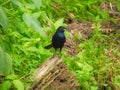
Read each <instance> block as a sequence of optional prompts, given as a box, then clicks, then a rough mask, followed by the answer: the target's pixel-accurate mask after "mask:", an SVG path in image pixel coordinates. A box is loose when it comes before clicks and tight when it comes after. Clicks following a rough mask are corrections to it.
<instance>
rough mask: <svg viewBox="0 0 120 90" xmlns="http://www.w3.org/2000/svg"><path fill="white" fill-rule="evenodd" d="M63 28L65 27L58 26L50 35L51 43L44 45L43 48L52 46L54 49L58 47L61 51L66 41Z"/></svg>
mask: <svg viewBox="0 0 120 90" xmlns="http://www.w3.org/2000/svg"><path fill="white" fill-rule="evenodd" d="M65 30H66V28H65V27H63V26H60V27H59V28H58V29H57V31H56V32H55V34H54V35H53V37H52V43H51V44H50V45H48V46H45V48H46V49H50V48H51V47H53V48H54V49H55V50H56V49H58V48H59V49H60V52H61V50H62V48H63V46H64V43H65V41H66V38H65V35H64V31H65Z"/></svg>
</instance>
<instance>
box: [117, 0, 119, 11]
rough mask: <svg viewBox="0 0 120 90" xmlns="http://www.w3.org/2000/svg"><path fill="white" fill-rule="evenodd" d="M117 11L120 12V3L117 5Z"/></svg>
mask: <svg viewBox="0 0 120 90" xmlns="http://www.w3.org/2000/svg"><path fill="white" fill-rule="evenodd" d="M117 9H118V11H120V2H118V3H117Z"/></svg>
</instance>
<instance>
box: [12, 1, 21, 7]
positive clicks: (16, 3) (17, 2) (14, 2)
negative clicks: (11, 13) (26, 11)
mask: <svg viewBox="0 0 120 90" xmlns="http://www.w3.org/2000/svg"><path fill="white" fill-rule="evenodd" d="M11 2H12V3H13V4H15V5H17V6H19V7H21V6H22V3H21V2H19V1H18V0H11Z"/></svg>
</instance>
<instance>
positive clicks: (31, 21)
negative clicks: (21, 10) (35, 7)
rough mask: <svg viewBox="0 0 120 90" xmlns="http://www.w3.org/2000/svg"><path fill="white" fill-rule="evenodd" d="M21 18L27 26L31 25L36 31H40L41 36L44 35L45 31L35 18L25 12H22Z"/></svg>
mask: <svg viewBox="0 0 120 90" xmlns="http://www.w3.org/2000/svg"><path fill="white" fill-rule="evenodd" d="M22 18H23V20H24V22H25V23H26V24H27V25H28V26H31V27H32V28H33V29H35V30H36V31H38V32H40V35H41V36H46V35H45V32H44V31H43V30H42V28H41V26H40V23H39V21H38V20H37V19H36V18H34V17H33V16H31V15H30V14H27V13H25V14H23V16H22Z"/></svg>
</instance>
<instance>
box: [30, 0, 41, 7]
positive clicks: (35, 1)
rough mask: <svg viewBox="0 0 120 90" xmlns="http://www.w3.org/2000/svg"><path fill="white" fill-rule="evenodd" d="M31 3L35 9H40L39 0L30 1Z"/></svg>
mask: <svg viewBox="0 0 120 90" xmlns="http://www.w3.org/2000/svg"><path fill="white" fill-rule="evenodd" d="M32 2H33V3H34V4H35V6H36V7H37V8H40V7H41V5H42V3H41V0H32Z"/></svg>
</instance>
